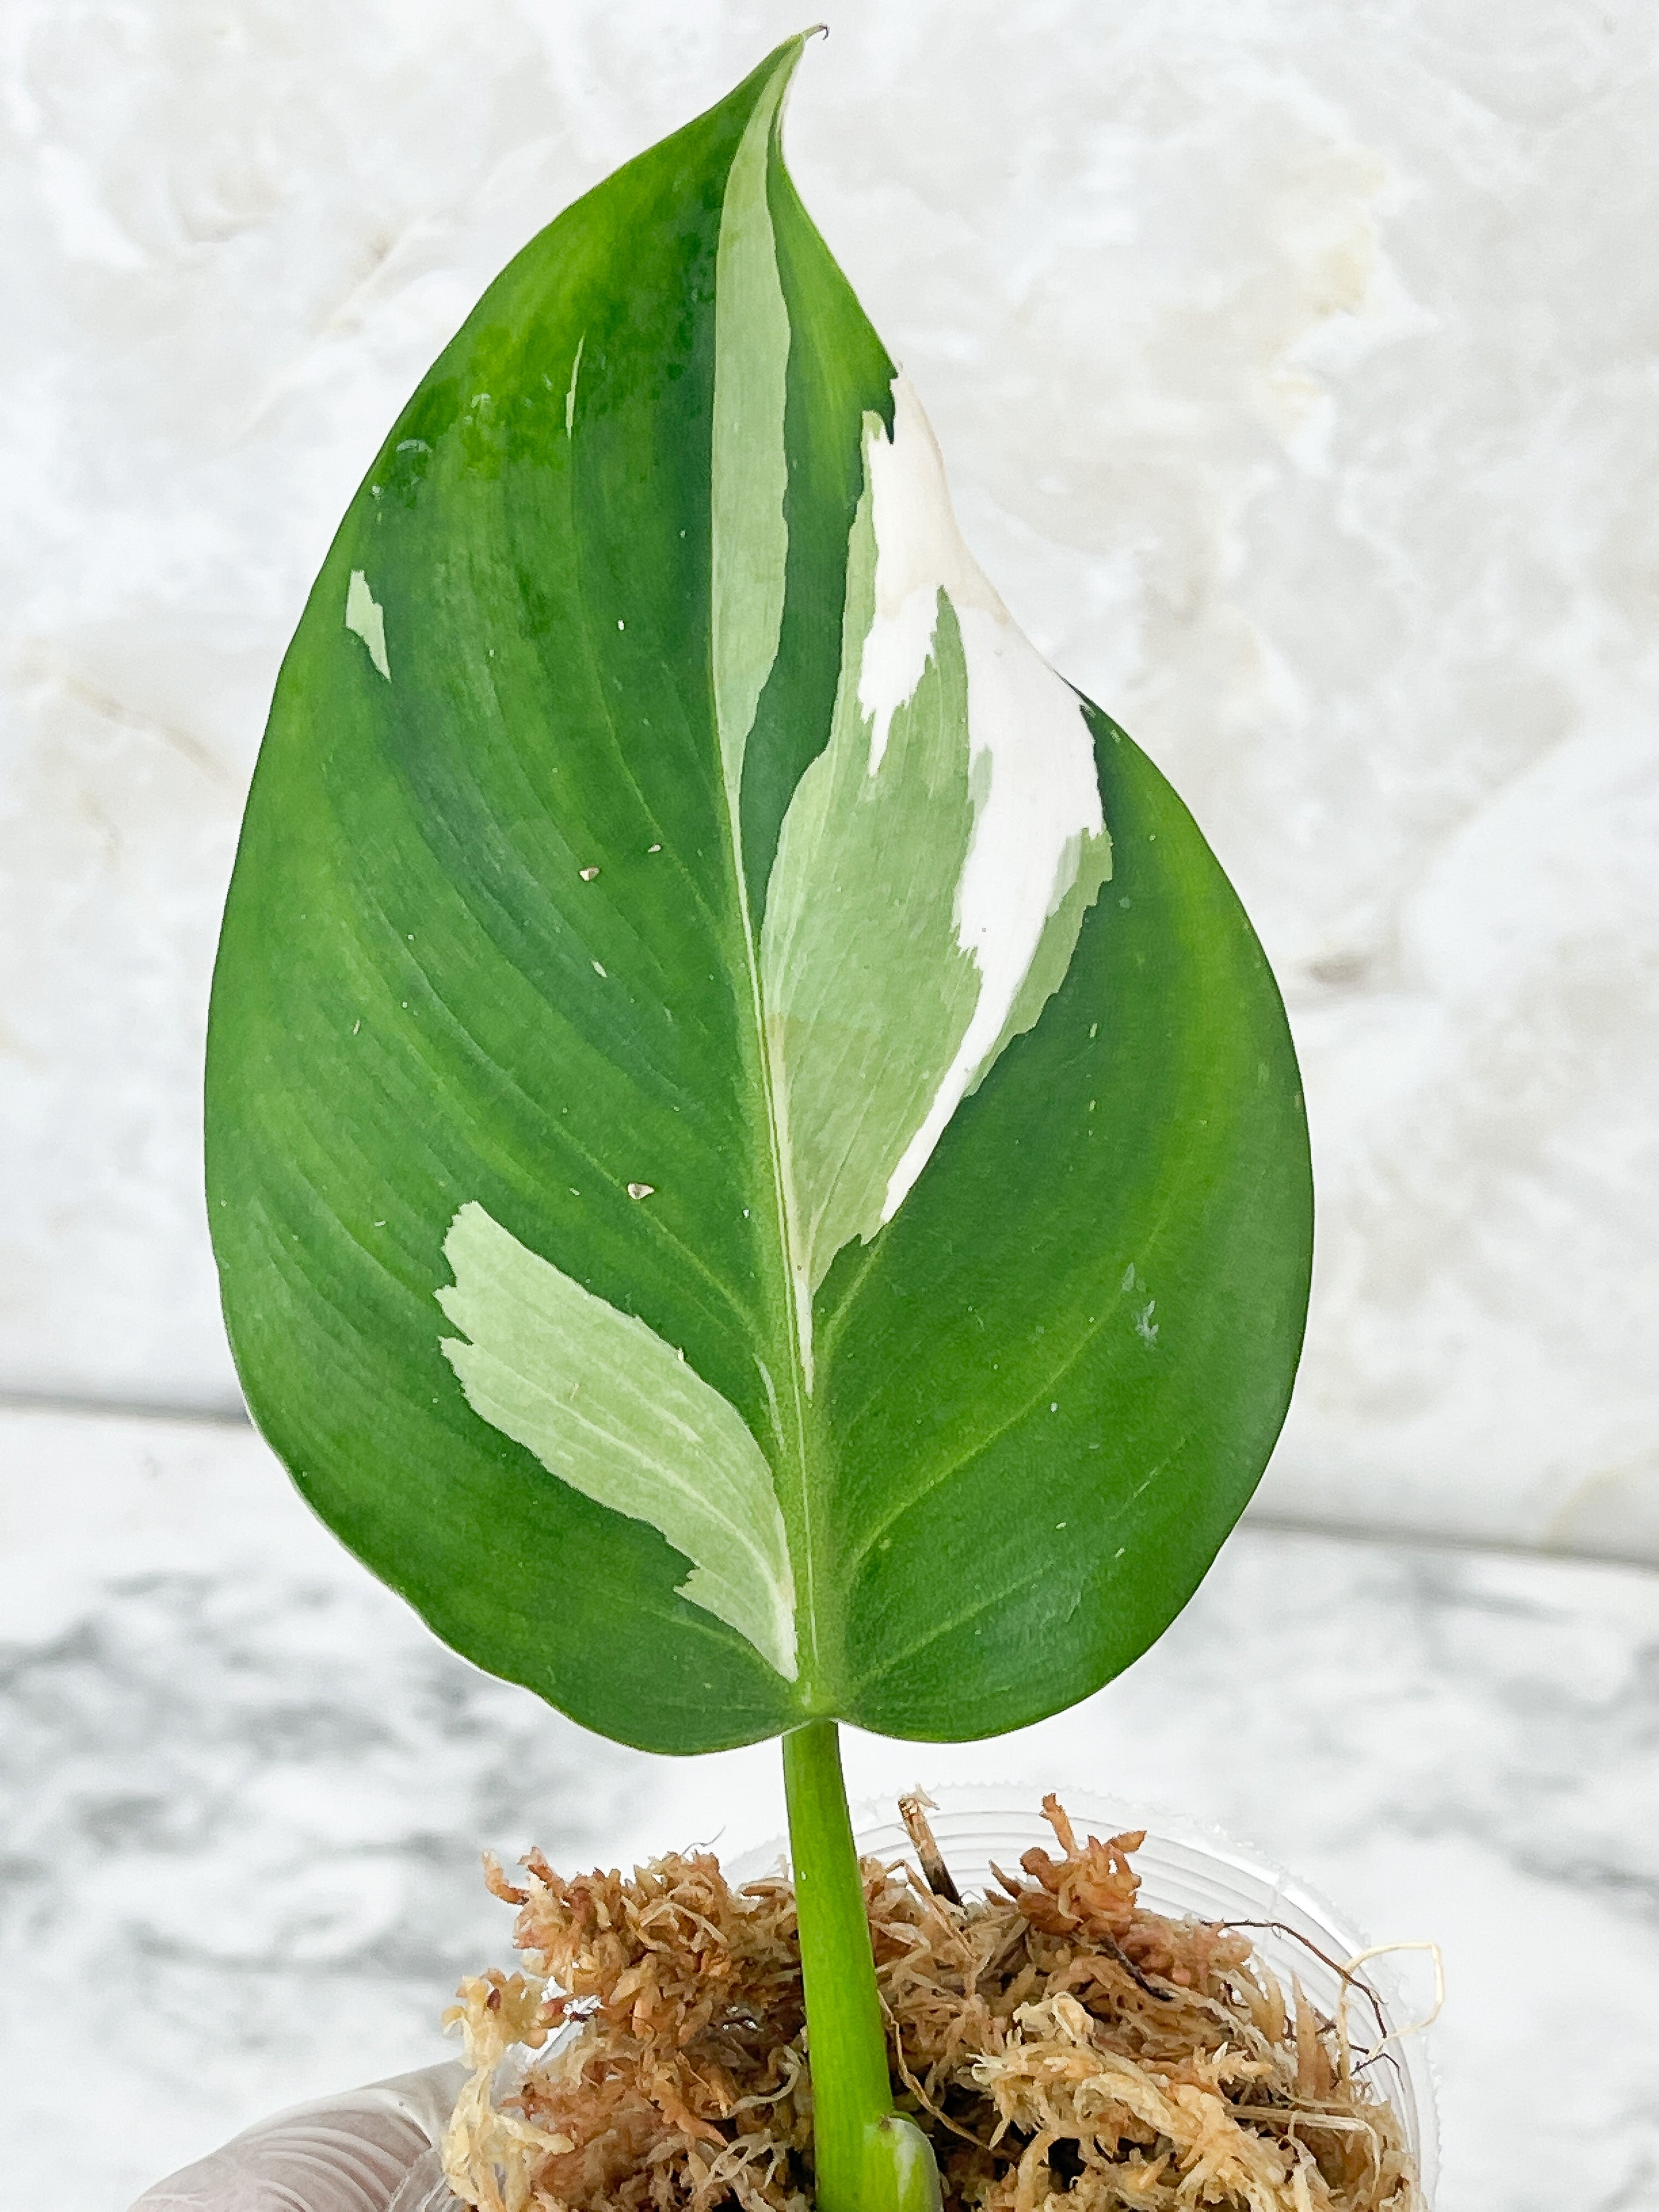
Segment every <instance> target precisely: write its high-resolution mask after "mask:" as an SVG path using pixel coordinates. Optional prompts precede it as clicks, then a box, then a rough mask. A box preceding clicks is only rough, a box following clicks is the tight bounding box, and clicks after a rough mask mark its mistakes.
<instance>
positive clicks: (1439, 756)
mask: <svg viewBox="0 0 1659 2212" xmlns="http://www.w3.org/2000/svg"><path fill="white" fill-rule="evenodd" d="M798 15H799V11H798V10H797V9H796V8H795V7H793V5H788V6H785V5H781V4H774V3H773V0H768V4H754V5H750V6H747V7H744V6H738V5H726V6H720V5H713V4H711V5H708V6H702V7H694V8H691V9H688V8H687V7H686V6H685V5H684V0H564V4H562V5H561V4H555V5H552V6H546V5H537V4H535V0H354V4H353V5H351V6H350V7H349V8H340V7H338V6H337V5H335V6H331V5H325V4H324V0H280V4H279V0H231V4H226V0H215V4H209V0H78V4H75V5H64V4H63V0H6V4H5V5H4V6H3V7H0V33H3V52H0V70H3V90H4V99H3V103H0V128H3V132H4V137H5V143H4V145H3V148H0V162H3V167H4V172H5V173H6V175H7V176H8V179H9V181H10V182H11V184H12V185H13V187H14V189H13V191H12V192H11V194H10V196H9V200H8V202H7V204H6V208H5V210H4V212H3V214H0V239H3V245H4V250H5V254H6V258H7V261H8V264H9V268H10V270H11V272H12V273H11V276H10V279H9V288H8V289H9V305H8V312H7V314H6V316H5V318H4V331H5V335H4V337H3V341H0V343H3V344H4V346H5V348H6V349H7V353H8V356H9V358H8V360H7V362H6V382H5V389H6V392H7V399H8V404H7V405H6V407H5V409H4V410H3V412H0V498H3V501H4V504H5V507H6V509H7V511H8V520H7V523H6V526H5V530H4V535H3V548H0V562H3V564H4V573H3V589H0V625H3V641H4V642H3V667H0V713H3V721H4V745H5V757H6V763H7V767H6V775H5V783H4V787H3V790H4V796H3V801H0V813H3V818H0V854H3V859H0V867H3V890H0V900H3V907H0V1068H3V1079H0V1186H3V1190H0V1389H6V1390H10V1391H12V1392H15V1393H47V1394H58V1395H67V1396H71V1397H79V1396H88V1395H90V1396H101V1397H105V1398H112V1399H121V1400H129V1401H148V1402H152V1403H158V1404H168V1403H170V1404H174V1405H190V1406H199V1407H215V1406H219V1407H230V1406H232V1405H234V1402H235V1393H234V1379H233V1377H232V1376H231V1372H230V1369H229V1365H228V1358H227V1356H226V1353H225V1351H224V1347H223V1343H222V1336H221V1334H220V1330H219V1325H218V1320H217V1313H216V1297H215V1291H214V1286H213V1281H212V1274H211V1268H210V1261H209V1257H208V1252H207V1244H206V1237H205V1232H204V1225H203V1219H202V1210H201V1205H200V1200H199V1196H198V1191H197V1152H198V1146H199V1135H200V1132H199V1115H198V1107H197V1080H198V1063H199V1059H200V1053H201V1040H202V1022H203V1013H204V1000H205V993H206V984H207V976H208V972H209V967H210V959H211V952H212V945H213V938H214V932H215V927H216V919H217V911H218V907H219V902H220V899H221V897H222V889H223V884H224V880H225V877H226V874H227V872H228V866H229V863H230V858H231V854H232V850H233V846H234V836H235V829H236V822H237V817H238V813H239V809H240V797H241V793H242V789H243V787H244V784H245V781H246V776H247V775H248V772H249V769H250V768H251V766H252V758H253V754H254V750H255V747H256V744H257V742H258V732H259V727H260V724H261V721H262V719H263V714H264V706H265V702H266V699H267V697H268V695H269V691H270V684H271V681H272V679H273V678H274V675H275V672H276V664H277V660H278V658H279V656H280V654H281V652H282V649H283V644H284V642H285V641H286V638H287V635H288V633H289V629H290V627H291V625H292V623H293V622H294V620H295V617H296V616H297V614H298V611H299V608H300V605H301V600H302V598H303V595H304V592H305V590H306V587H307V584H308V582H309V580H310V578H311V575H312V574H313V570H314V569H315V568H316V566H317V564H318V562H319V560H320V557H321V555H322V553H323V550H324V548H325V544H326V542H327V539H328V537H329V534H330V532H331V530H332V528H333V526H334V524H335V522H336V521H337V518H338V515H339V513H340V511H341V510H342V508H343V505H344V503H345V501H346V499H347V497H348V495H349V492H350V490H351V489H352V487H353V485H354V484H355V483H356V478H357V477H358V475H359V474H360V472H361V471H362V469H363V468H364V467H365V466H366V465H367V463H368V459H369V458H370V456H371V454H372V453H373V451H374V447H375V446H376V444H377V443H378V441H379V439H380V435H381V434H382V432H383V431H384V429H385V428H386V426H387V424H388V423H389V422H390V420H391V418H392V414H393V412H394V411H395V410H396V408H397V406H398V404H399V403H400V402H401V400H402V399H403V398H404V395H405V394H406V392H407V391H408V390H409V388H410V386H412V385H413V383H414V382H415V381H416V379H417V377H418V376H419V374H420V373H421V372H422V369H423V368H424V367H425V366H426V364H427V362H428V360H429V359H430V358H431V356H432V355H433V354H434V353H435V351H436V350H437V349H438V347H439V346H440V345H441V343H442V342H443V341H444V340H445V338H447V336H448V335H449V333H450V332H451V331H452V330H453V327H454V325H455V324H456V323H457V322H458V321H459V319H460V318H461V316H462V315H463V314H464V313H465V310H466V309H467V307H469V306H470V305H471V301H472V300H473V299H474V297H475V296H476V295H477V292H478V291H479V290H480V289H482V287H483V284H484V283H485V282H486V281H487V280H488V279H489V276H491V275H492V274H493V273H494V271H495V269H496V268H497V267H498V266H499V265H500V264H501V262H502V261H503V260H505V259H506V258H507V255H508V254H509V253H510V252H512V251H513V249H514V248H516V247H517V246H519V245H520V243H521V242H522V241H523V240H524V239H525V238H526V237H527V236H528V235H529V234H531V233H532V231H533V230H534V229H535V228H537V227H538V226H539V225H540V224H541V223H542V222H544V221H546V220H547V219H548V218H549V217H550V216H552V215H553V214H555V213H556V212H557V210H559V209H560V208H561V207H562V206H563V205H564V204H566V203H567V202H568V200H569V199H570V198H571V197H574V195H575V193H577V192H578V191H580V190H581V189H583V188H584V187H585V186H586V185H588V184H590V183H592V181H594V180H595V179H597V178H598V177H599V175H601V174H602V173H605V171H606V170H608V169H609V168H611V167H613V166H615V164H616V163H617V162H618V161H621V160H623V159H624V158H625V157H626V156H627V155H629V154H630V153H632V152H634V151H635V150H636V149H639V148H640V147H641V146H643V145H645V144H647V143H649V142H650V141H651V140H653V139H654V138H655V137H659V136H660V135H662V134H663V133H664V132H665V131H668V130H669V129H671V128H672V127H673V126H674V125H676V124H677V123H678V122H680V121H682V120H683V119H684V118H685V117H686V116H687V115H689V114H690V113H691V112H694V111H695V110H696V108H698V107H700V106H703V105H705V104H707V103H708V101H709V100H712V99H714V98H715V97H716V96H718V95H719V94H720V93H721V92H723V91H724V90H725V89H726V87H727V86H728V84H729V83H731V82H732V81H734V80H735V79H736V78H737V77H738V76H739V75H741V74H742V73H743V71H744V70H746V69H747V68H748V67H749V66H750V64H752V63H753V62H754V61H755V60H756V59H757V58H758V57H759V55H760V54H761V53H762V52H763V51H764V50H765V49H766V47H767V46H769V45H770V44H771V43H772V42H773V41H774V40H775V39H776V38H777V37H779V36H781V35H783V34H784V33H787V32H788V31H790V30H793V29H794V28H796V27H798ZM1656 139H1659V19H1656V17H1655V16H1654V15H1653V13H1652V11H1651V10H1650V9H1648V8H1646V7H1645V6H1643V5H1638V4H1637V0H1611V4H1609V0H1597V4H1592V0H1516V4H1515V5H1512V6H1510V7H1507V8H1503V9H1497V8H1493V7H1492V6H1491V5H1489V4H1482V0H1392V4H1389V0H1375V3H1374V4H1368V5H1365V6H1358V5H1353V6H1340V7H1339V6H1333V5H1332V4H1331V0H1185V4H1182V0H1157V3H1156V4H1147V0H1139V3H1138V4H1125V5H1121V6H1118V7H1115V8H1112V9H1107V8H1104V7H1099V6H1092V5H1089V4H1086V0H1022V3H1021V4H1018V5H1010V4H1008V0H997V4H995V5H987V4H980V0H975V4H963V0H844V4H842V5H840V6H838V7H837V8H836V12H835V21H834V25H833V35H832V36H831V38H830V39H829V41H828V42H827V43H826V44H823V45H821V46H818V47H817V48H816V49H815V50H814V52H813V53H812V55H811V58H810V59H809V61H808V63H807V64H806V66H805V68H804V70H803V71H802V73H801V76H800V77H799V80H798V84H797V89H796V93H795V96H794V100H793V112H792V118H791V126H790V145H791V149H792V160H793V166H794V168H795V171H796V173H797V175H798V178H799V181H800V183H801V185H802V186H803V189H804V191H805V195H806V197H807V199H808V202H809V204H810V205H811V207H812V208H813V210H814V211H815V213H816V214H817V217H818V219H819V221H820V222H821V224H822V226H823V228H824V230H825V232H826V234H827V235H828V236H829V240H830V243H831V245H832V246H834V247H835V248H836V251H837V252H838V253H839V255H840V256H841V258H842V261H843V263H844V264H845V266H846V267H847V269H848V271H849V273H850V274H851V276H852V277H853V279H854V283H856V285H857V286H858V288H859V289H860V293H861V294H862V295H863V297H864V299H865V301H866V305H867V306H868V307H869V308H870V310H871V312H872V315H873V316H874V319H875V320H876V322H877V324H878V326H879V327H880V329H881V330H882V331H883V332H884V335H885V336H886V337H887V338H888V340H889V343H890V345H891V346H892V348H893V349H894V350H895V351H896V353H897V354H898V355H899V356H901V357H902V359H903V361H904V362H905V364H906V366H907V368H908V369H909V371H910V373H911V374H912V376H913V377H914V378H915V381H916V382H917V384H918V385H919V386H921V390H922V392H923V395H924V398H926V400H927V404H928V405H929V408H930V410H931V411H932V413H933V418H934V421H935V423H936V425H937V427H938V428H939V433H940V436H941V438H942V440H943V441H944V443H945V451H946V454H947V457H948V458H949V459H950V460H951V465H952V469H953V473H954V477H955V481H956V483H957V489H958V495H959V502H960V506H961V508H962V512H963V520H964V524H965V526H966V527H967V529H968V531H969V535H970V537H971V538H973V540H974V541H975V545H976V548H977V550H979V552H980V554H981V557H982V558H983V560H984V562H985V564H986V566H987V568H988V569H989V570H990V572H991V573H992V574H993V575H994V577H995V578H996V579H997V580H999V582H1000V584H1001V585H1002V586H1003V587H1004V590H1005V592H1006V596H1007V597H1008V599H1010V601H1011V603H1012V605H1014V607H1015V608H1016V610H1017V611H1018V612H1019V613H1020V614H1021V616H1022V617H1023V618H1024V621H1025V622H1026V624H1027V626H1028V627H1029V628H1030V630H1031V632H1032V634H1033V635H1034V636H1035V637H1036V640H1037V641H1038V642H1039V643H1040V644H1041V645H1042V647H1044V648H1045V649H1046V650H1047V651H1048V653H1050V654H1051V656H1052V657H1053V658H1054V659H1055V660H1056V662H1057V663H1058V665H1060V668H1061V669H1062V670H1063V671H1065V672H1066V674H1068V675H1069V676H1071V677H1072V678H1073V679H1074V680H1075V681H1077V682H1078V683H1079V684H1082V685H1083V686H1085V688H1086V689H1087V690H1090V691H1091V692H1092V693H1093V694H1094V695H1095V696H1097V697H1098V698H1099V699H1100V700H1101V701H1102V702H1103V704H1105V705H1107V706H1109V707H1110V708H1112V709H1113V710H1114V711H1115V713H1116V714H1119V716H1120V717H1121V719H1122V720H1124V721H1125V722H1126V723H1127V725H1128V726H1129V727H1130V728H1131V729H1133V731H1134V732H1136V734H1137V735H1138V736H1139V738H1141V739H1142V741H1143V742H1144V743H1145V744H1146V745H1147V746H1148V747H1149V749H1150V750H1152V753H1153V754H1154V755H1155V757H1157V758H1158V759H1159V760H1160V761H1161V762H1162V763H1164V766H1165V767H1166V768H1167V769H1169V771H1170V774H1171V775H1173V776H1174V778H1175V780H1176V782H1177V784H1178V785H1179V787H1181V788H1182V791H1183V792H1184V793H1185V794H1186V796H1187V797H1188V800H1189V801H1190V802H1191V804H1192V805H1193V806H1194V810H1195V811H1196V812H1197V813H1198V816H1199V817H1200V821H1201V822H1202V823H1204V825H1205V827H1206V829H1207V830H1208V832H1209V834H1210V836H1211V837H1212V841H1213V842H1214V843H1215V844H1216V846H1217V848H1218V850H1219V852H1220V853H1221V854H1222V857H1223V859H1224V860H1225V862H1226V864H1227V866H1229V868H1230V869H1231V872H1232V873H1233V876H1234V878H1235V879H1236V881H1237V884H1238V885H1239V887H1240V889H1241V890H1242V891H1243V895H1244V896H1245V899H1246V901H1247V903H1248V904H1249V907H1250V908H1251V910H1252V912H1253V914H1254V915H1255V919H1256V921H1257V923H1258V926H1259V927H1260V928H1261V932H1262V933H1263V935H1264V937H1265V939H1266V940H1267V945H1268V949H1269V951H1270V952H1271V954H1272V956H1273V960H1274V962H1275V964H1276V966H1277V968H1278V970H1279V975H1280V977H1281V979H1282V981H1283V982H1284V985H1285V992H1286V995H1287V998H1288V999H1289V1000H1290V1003H1291V1013H1292V1019H1293V1021H1294V1023H1295V1025H1296V1030H1297V1038H1298V1041H1299V1043H1300V1047H1301V1049H1302V1053H1303V1055H1304V1065H1305V1067H1306V1071H1307V1078H1308V1087H1309V1093H1310V1107H1311V1111H1312V1115H1313V1121H1314V1128H1315V1134H1316V1153H1317V1166H1318V1172H1319V1177H1320V1193H1321V1199H1322V1217H1321V1222H1322V1226H1321V1249H1320V1264H1319V1276H1318V1284H1317V1293H1316V1304H1315V1310H1314V1317H1313V1323H1312V1330H1311V1335H1310V1346H1309V1353H1308V1358H1307V1362H1306V1364H1305V1367H1304V1381H1303V1383H1302V1387H1301V1392H1300V1395H1299V1399H1298V1402H1297V1409H1296V1411H1295V1413H1293V1415H1292V1419H1291V1428H1290V1430H1289V1431H1288V1432H1287V1436H1286V1438H1285V1444H1284V1446H1283V1448H1282V1449H1281V1452H1280V1454H1279V1459H1278V1461H1277V1462H1276V1463H1275V1467H1274V1469H1273V1473H1272V1474H1270V1476H1269V1480H1268V1489H1267V1500H1268V1502H1269V1503H1271V1504H1273V1505H1275V1506H1276V1507H1277V1508H1278V1510H1280V1511H1282V1512H1288V1513H1291V1514H1296V1515H1300V1516H1309V1517H1312V1518H1316V1519H1321V1520H1345V1521H1351V1522H1375V1523H1379V1524H1386V1525H1395V1526H1406V1527H1412V1528H1437V1529H1441V1530H1443V1531H1446V1532H1448V1533H1455V1534H1471V1535H1484V1536H1489V1537H1496V1538H1501V1539H1508V1540H1518V1541H1542V1542H1555V1543H1568V1544H1577V1545H1581V1546H1584V1547H1590V1548H1601V1549H1607V1550H1613V1551H1618V1550H1626V1551H1630V1552H1632V1553H1637V1554H1644V1553H1645V1555H1647V1556H1650V1557H1653V1558H1659V1403H1656V1400H1659V1358H1656V1357H1655V1354H1654V1349H1653V1344H1652V1338H1653V1334H1654V1330H1653V1322H1654V1317H1655V1315H1656V1311H1659V1282H1656V1267H1659V1262H1656V1256H1655V1255H1656V1250H1659V1177H1656V1174H1655V1169H1656V1166H1659V1160H1656V1137H1655V1129H1656V1113H1655V1108H1656V1103H1659V1019H1656V1016H1659V906H1656V900H1655V897H1654V895H1653V884H1654V878H1655V874H1656V860H1659V745H1656V741H1655V736H1654V729H1653V724H1654V719H1655V713H1656V707H1659V634H1656V629H1655V623H1654V619H1653V617H1654V613H1655V608H1656V584H1659V483H1656V476H1659V467H1656V463H1659V404H1656V402H1659V258H1656V256H1655V253H1654V252H1653V241H1654V239H1655V236H1656V234H1659V224H1656V212H1659V210H1656V199H1659V171H1656V169H1655V167H1654V164H1653V161H1652V148H1653V145H1654V143H1656Z"/></svg>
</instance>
